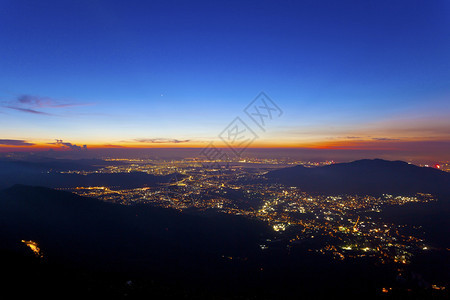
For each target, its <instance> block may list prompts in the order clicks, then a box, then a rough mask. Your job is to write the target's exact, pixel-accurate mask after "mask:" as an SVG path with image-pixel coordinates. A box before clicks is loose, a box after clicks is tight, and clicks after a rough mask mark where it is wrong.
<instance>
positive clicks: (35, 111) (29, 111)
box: [5, 106, 52, 116]
mask: <svg viewBox="0 0 450 300" xmlns="http://www.w3.org/2000/svg"><path fill="white" fill-rule="evenodd" d="M5 107H6V108H9V109H14V110H18V111H21V112H26V113H30V114H36V115H47V116H51V115H52V114H49V113H46V112H43V111H39V110H35V109H31V108H23V107H15V106H5Z"/></svg>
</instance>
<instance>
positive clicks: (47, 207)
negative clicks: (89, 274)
mask: <svg viewBox="0 0 450 300" xmlns="http://www.w3.org/2000/svg"><path fill="white" fill-rule="evenodd" d="M0 226H1V228H2V230H1V231H0V238H1V239H2V241H3V242H4V243H3V245H6V244H9V245H11V246H14V245H16V244H17V243H20V241H21V240H33V241H37V242H38V243H39V244H40V245H41V248H42V249H43V251H44V253H47V254H48V256H49V257H52V258H60V259H63V260H67V261H68V262H71V263H84V264H92V265H102V267H105V266H106V267H108V264H110V263H111V262H114V265H115V266H124V265H126V266H127V267H130V268H135V269H136V270H137V269H140V268H141V267H143V266H148V265H151V266H152V268H156V269H160V270H164V272H167V270H169V269H171V268H174V267H180V266H183V267H187V265H192V264H195V262H198V260H199V259H202V260H203V259H205V258H208V257H209V258H210V259H211V260H212V261H213V260H217V259H222V255H225V256H236V255H237V256H248V255H249V253H251V252H252V251H256V250H258V241H259V240H260V239H261V238H262V236H264V235H265V234H266V233H268V232H269V228H268V227H267V226H266V225H265V224H263V223H262V222H257V221H252V220H248V219H246V218H244V217H240V216H231V215H225V214H219V213H211V214H207V215H191V214H185V213H180V212H178V211H176V210H172V209H165V208H158V207H150V206H144V205H130V206H124V205H118V204H113V203H107V202H103V201H100V200H97V199H94V198H86V197H80V196H77V195H75V194H72V193H68V192H62V191H56V190H52V189H48V188H41V187H30V186H23V185H15V186H13V187H11V188H9V189H5V190H2V191H0ZM173 257H177V260H176V261H173ZM168 262H170V263H168Z"/></svg>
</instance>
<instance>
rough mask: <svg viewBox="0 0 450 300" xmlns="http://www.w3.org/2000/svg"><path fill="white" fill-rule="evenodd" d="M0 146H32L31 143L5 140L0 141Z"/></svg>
mask: <svg viewBox="0 0 450 300" xmlns="http://www.w3.org/2000/svg"><path fill="white" fill-rule="evenodd" d="M0 145H6V146H33V145H34V144H33V143H29V142H27V141H25V140H6V139H0Z"/></svg>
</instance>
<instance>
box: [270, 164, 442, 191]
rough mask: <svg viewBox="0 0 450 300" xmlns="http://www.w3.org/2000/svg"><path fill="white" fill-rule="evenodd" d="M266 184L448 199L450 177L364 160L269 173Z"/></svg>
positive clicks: (435, 172) (411, 166)
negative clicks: (413, 194) (428, 195)
mask: <svg viewBox="0 0 450 300" xmlns="http://www.w3.org/2000/svg"><path fill="white" fill-rule="evenodd" d="M266 176H267V178H269V180H271V181H274V182H279V183H282V184H285V185H288V186H296V187H299V188H301V189H303V190H305V191H308V192H320V193H349V194H355V193H363V194H382V193H395V194H398V193H402V194H412V193H417V192H422V193H433V194H446V195H450V174H449V173H446V172H443V171H440V170H437V169H432V168H424V167H418V166H415V165H412V164H408V163H406V162H402V161H386V160H381V159H374V160H369V159H364V160H358V161H354V162H350V163H339V164H333V165H328V166H323V167H315V168H306V167H303V166H295V167H292V168H285V169H280V170H275V171H271V172H269V173H268V174H267V175H266Z"/></svg>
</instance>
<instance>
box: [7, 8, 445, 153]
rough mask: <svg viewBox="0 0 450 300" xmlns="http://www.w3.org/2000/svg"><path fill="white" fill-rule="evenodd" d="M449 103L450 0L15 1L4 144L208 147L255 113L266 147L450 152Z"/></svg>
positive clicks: (9, 37) (9, 22)
mask: <svg viewBox="0 0 450 300" xmlns="http://www.w3.org/2000/svg"><path fill="white" fill-rule="evenodd" d="M262 91H263V92H265V93H266V94H267V95H268V96H269V97H270V98H271V99H272V100H273V102H274V103H276V105H278V107H279V108H280V109H281V110H282V111H283V113H282V115H281V116H279V117H276V118H275V117H274V118H273V119H272V120H270V122H268V123H267V124H266V125H267V126H266V128H265V131H263V130H261V128H258V127H257V126H256V125H255V124H254V122H252V120H251V119H249V118H248V116H247V115H246V114H245V112H244V109H245V108H246V107H247V105H248V104H249V103H250V102H252V101H253V99H255V97H256V96H257V95H258V94H259V93H260V92H262ZM449 116H450V2H449V1H446V0H441V1H440V0H436V1H425V0H424V1H414V0H408V1H167V0H166V1H92V0H89V1H21V0H3V1H1V2H0V151H3V152H5V151H15V150H21V151H23V150H26V151H29V150H39V149H42V150H48V149H49V148H61V149H66V148H69V146H68V145H71V146H73V145H77V146H79V147H82V145H86V147H87V149H93V148H111V147H119V146H120V147H130V148H133V147H150V148H151V147H204V146H206V145H207V144H208V143H209V142H210V141H216V142H217V143H219V144H220V142H221V140H220V138H219V137H218V136H219V134H220V133H221V132H222V131H223V130H224V129H225V128H226V127H227V126H228V125H229V123H230V122H231V121H233V120H234V119H235V118H236V117H240V118H241V119H242V120H243V121H244V122H245V123H246V124H247V125H248V126H249V127H251V128H252V130H254V131H255V133H256V134H257V135H258V139H256V140H255V141H254V143H253V144H252V145H251V147H276V148H280V147H291V148H296V147H298V148H313V149H319V148H320V149H343V150H349V149H351V150H355V149H356V150H357V149H360V150H367V151H373V150H377V151H381V152H382V151H399V153H400V152H402V151H405V150H408V149H409V150H411V149H414V151H415V152H417V153H418V154H421V155H423V156H426V155H431V156H436V159H450V154H449V153H450V118H449ZM64 144H66V145H64ZM73 148H74V149H76V147H73ZM399 158H401V157H399Z"/></svg>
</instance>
